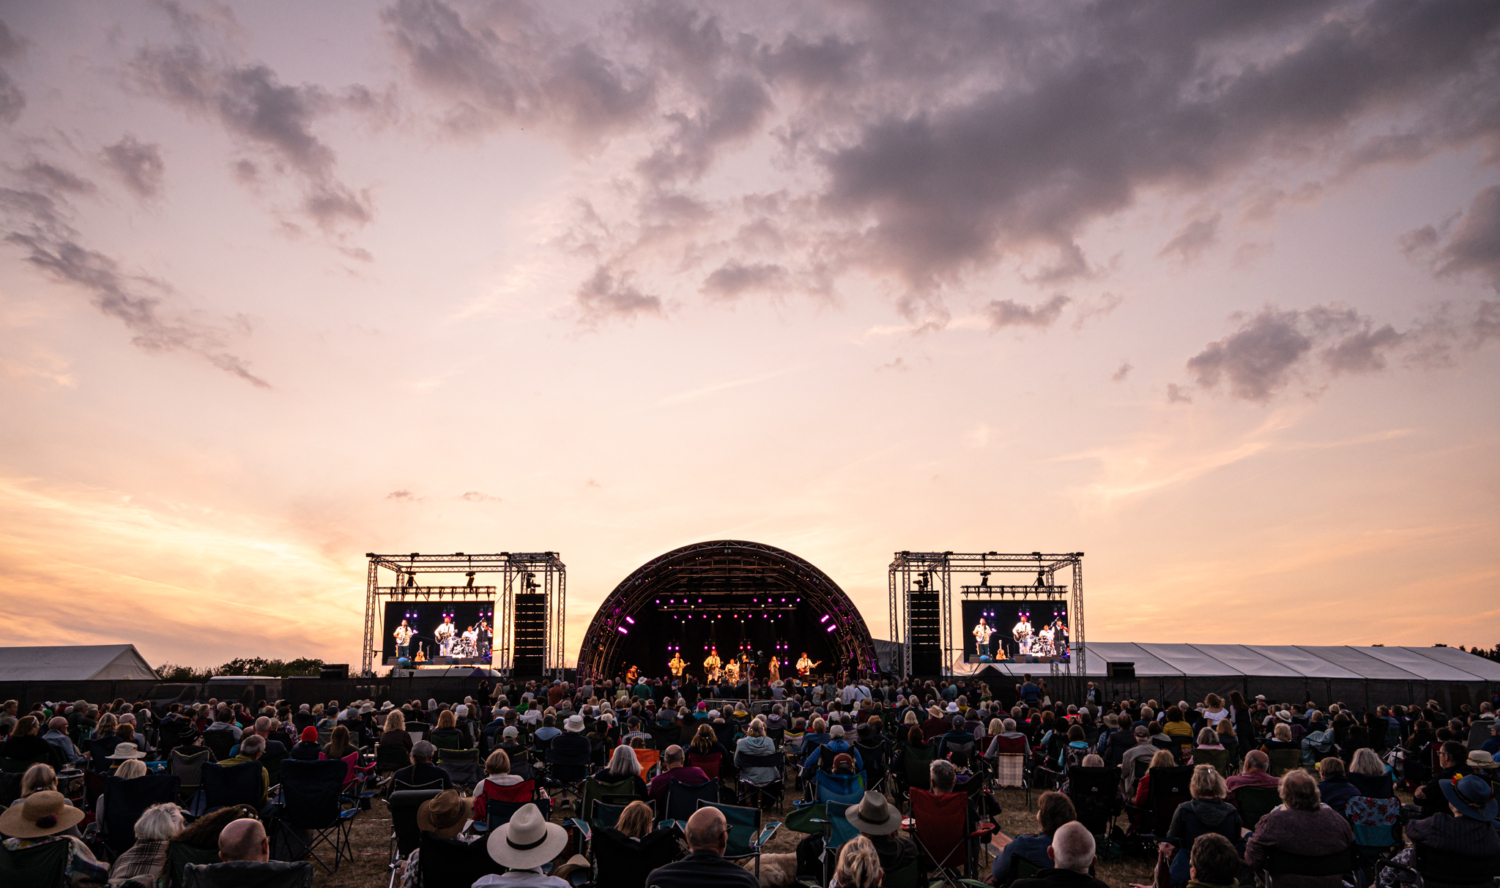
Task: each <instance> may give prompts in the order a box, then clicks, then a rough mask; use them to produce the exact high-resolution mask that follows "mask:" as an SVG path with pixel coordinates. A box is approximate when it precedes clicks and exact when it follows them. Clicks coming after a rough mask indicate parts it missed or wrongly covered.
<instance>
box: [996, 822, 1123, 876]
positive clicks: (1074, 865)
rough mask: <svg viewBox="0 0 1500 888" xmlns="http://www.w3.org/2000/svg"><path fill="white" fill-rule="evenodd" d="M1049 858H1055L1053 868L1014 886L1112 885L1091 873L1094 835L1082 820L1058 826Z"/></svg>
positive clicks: (1050, 847)
mask: <svg viewBox="0 0 1500 888" xmlns="http://www.w3.org/2000/svg"><path fill="white" fill-rule="evenodd" d="M1047 857H1048V859H1050V860H1051V861H1052V867H1051V868H1050V869H1044V870H1042V871H1041V872H1039V873H1037V874H1036V875H1035V876H1033V877H1031V878H1029V879H1017V880H1016V881H1014V882H1012V883H1010V888H1108V885H1107V883H1105V882H1102V881H1100V880H1099V879H1096V878H1094V877H1093V876H1090V875H1089V867H1091V866H1093V865H1094V860H1095V848H1094V837H1093V835H1091V834H1090V833H1089V830H1088V827H1086V826H1084V825H1083V824H1082V823H1079V822H1078V821H1076V820H1074V821H1071V822H1069V823H1065V824H1063V825H1062V826H1060V827H1058V828H1057V831H1056V832H1054V833H1053V834H1052V844H1050V845H1048V846H1047Z"/></svg>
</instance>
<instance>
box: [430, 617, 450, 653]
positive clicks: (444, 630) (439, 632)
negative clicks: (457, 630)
mask: <svg viewBox="0 0 1500 888" xmlns="http://www.w3.org/2000/svg"><path fill="white" fill-rule="evenodd" d="M453 633H454V626H453V618H452V617H443V624H442V625H441V626H439V627H437V628H436V629H434V630H433V631H432V637H433V638H435V639H437V644H438V656H439V657H451V656H453Z"/></svg>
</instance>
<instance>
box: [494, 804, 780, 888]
mask: <svg viewBox="0 0 1500 888" xmlns="http://www.w3.org/2000/svg"><path fill="white" fill-rule="evenodd" d="M686 832H687V836H686V837H687V846H688V855H687V856H686V857H684V858H683V859H681V860H679V861H677V862H676V863H669V864H667V865H666V866H662V867H657V868H656V869H655V870H653V871H652V872H651V874H650V875H648V876H647V877H646V888H703V886H705V885H713V886H720V888H760V880H759V879H757V878H756V877H755V876H754V874H752V873H750V872H749V871H748V870H746V869H744V868H742V867H740V866H736V865H735V864H734V863H732V862H730V861H728V860H725V859H724V848H725V847H726V846H727V845H728V842H729V825H728V823H726V822H725V820H724V815H723V813H722V812H720V811H719V809H717V808H699V809H698V810H697V811H694V812H693V816H692V817H689V818H688V822H687V830H686ZM476 888H478V886H477V885H476Z"/></svg>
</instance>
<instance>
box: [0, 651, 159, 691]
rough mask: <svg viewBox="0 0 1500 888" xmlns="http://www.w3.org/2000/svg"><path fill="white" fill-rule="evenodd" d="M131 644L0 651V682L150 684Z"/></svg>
mask: <svg viewBox="0 0 1500 888" xmlns="http://www.w3.org/2000/svg"><path fill="white" fill-rule="evenodd" d="M155 678H156V673H154V672H152V671H151V664H150V663H147V662H146V658H145V657H142V656H141V655H140V652H139V651H137V650H136V649H135V645H133V644H84V645H73V646H61V645H59V646H55V647H53V646H47V647H0V681H5V682H10V681H132V680H143V681H150V680H154V679H155Z"/></svg>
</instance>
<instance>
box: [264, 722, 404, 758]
mask: <svg viewBox="0 0 1500 888" xmlns="http://www.w3.org/2000/svg"><path fill="white" fill-rule="evenodd" d="M402 733H405V732H404V731H403V732H402ZM407 739H408V740H410V739H411V738H410V737H407ZM287 756H288V758H293V759H296V760H297V761H302V762H315V761H318V760H319V759H321V758H323V750H322V749H320V748H319V747H318V729H317V728H314V727H312V726H311V725H309V726H308V727H305V728H303V729H302V739H301V740H298V741H297V742H296V743H295V744H294V745H293V746H292V751H291V752H289V753H287Z"/></svg>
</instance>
